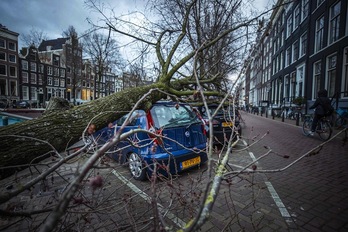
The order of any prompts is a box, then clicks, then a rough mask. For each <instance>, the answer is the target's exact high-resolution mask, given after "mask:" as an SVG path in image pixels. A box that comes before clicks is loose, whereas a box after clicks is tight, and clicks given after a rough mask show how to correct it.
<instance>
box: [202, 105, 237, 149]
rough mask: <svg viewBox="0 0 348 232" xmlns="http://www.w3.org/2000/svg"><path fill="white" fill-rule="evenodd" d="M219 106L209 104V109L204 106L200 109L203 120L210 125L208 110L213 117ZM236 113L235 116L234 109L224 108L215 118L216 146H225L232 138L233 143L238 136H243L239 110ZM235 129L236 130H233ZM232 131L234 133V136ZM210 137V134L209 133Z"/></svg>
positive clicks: (214, 133)
mask: <svg viewBox="0 0 348 232" xmlns="http://www.w3.org/2000/svg"><path fill="white" fill-rule="evenodd" d="M218 106H219V104H215V103H214V104H209V105H208V109H206V108H205V107H204V106H200V107H198V110H199V113H200V114H201V116H202V118H203V119H204V120H205V122H206V123H207V124H208V123H209V122H208V114H207V110H209V112H210V115H212V114H213V113H214V112H215V111H216V109H217V108H218ZM235 113H236V114H233V108H232V107H230V106H223V107H221V108H220V109H219V111H218V112H217V113H216V114H215V116H214V117H213V121H212V123H213V136H214V139H213V141H214V145H224V144H225V143H227V142H228V141H229V139H230V137H231V136H233V141H236V140H237V136H241V135H242V128H241V126H240V123H239V117H238V115H239V113H238V110H237V109H235ZM233 129H234V130H233ZM232 131H234V133H233V134H232ZM207 136H208V137H209V133H207Z"/></svg>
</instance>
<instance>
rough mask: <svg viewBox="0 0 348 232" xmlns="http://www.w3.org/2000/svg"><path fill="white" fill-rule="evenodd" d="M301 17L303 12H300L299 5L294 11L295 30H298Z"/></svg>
mask: <svg viewBox="0 0 348 232" xmlns="http://www.w3.org/2000/svg"><path fill="white" fill-rule="evenodd" d="M300 19H301V14H300V7H299V6H297V7H296V8H295V11H294V28H293V30H296V28H297V27H298V26H299V25H300Z"/></svg>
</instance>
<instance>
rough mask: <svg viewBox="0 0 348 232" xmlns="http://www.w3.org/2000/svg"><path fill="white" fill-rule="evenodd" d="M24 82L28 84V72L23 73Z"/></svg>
mask: <svg viewBox="0 0 348 232" xmlns="http://www.w3.org/2000/svg"><path fill="white" fill-rule="evenodd" d="M22 82H23V83H28V82H29V80H28V73H27V72H22Z"/></svg>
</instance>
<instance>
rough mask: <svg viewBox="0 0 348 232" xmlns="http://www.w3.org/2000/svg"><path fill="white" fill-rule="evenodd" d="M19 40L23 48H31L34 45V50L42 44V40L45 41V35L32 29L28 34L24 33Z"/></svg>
mask: <svg viewBox="0 0 348 232" xmlns="http://www.w3.org/2000/svg"><path fill="white" fill-rule="evenodd" d="M20 37H21V40H22V41H23V44H24V46H25V47H28V48H29V47H32V45H34V47H35V48H38V47H39V46H40V44H41V42H42V40H47V35H46V33H44V32H43V31H41V30H39V29H36V28H34V27H32V28H31V29H30V31H29V33H25V34H23V35H21V36H20Z"/></svg>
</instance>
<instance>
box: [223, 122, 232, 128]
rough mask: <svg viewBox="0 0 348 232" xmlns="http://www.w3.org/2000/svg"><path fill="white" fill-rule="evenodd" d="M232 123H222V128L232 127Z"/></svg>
mask: <svg viewBox="0 0 348 232" xmlns="http://www.w3.org/2000/svg"><path fill="white" fill-rule="evenodd" d="M232 126H233V122H222V127H232Z"/></svg>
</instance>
